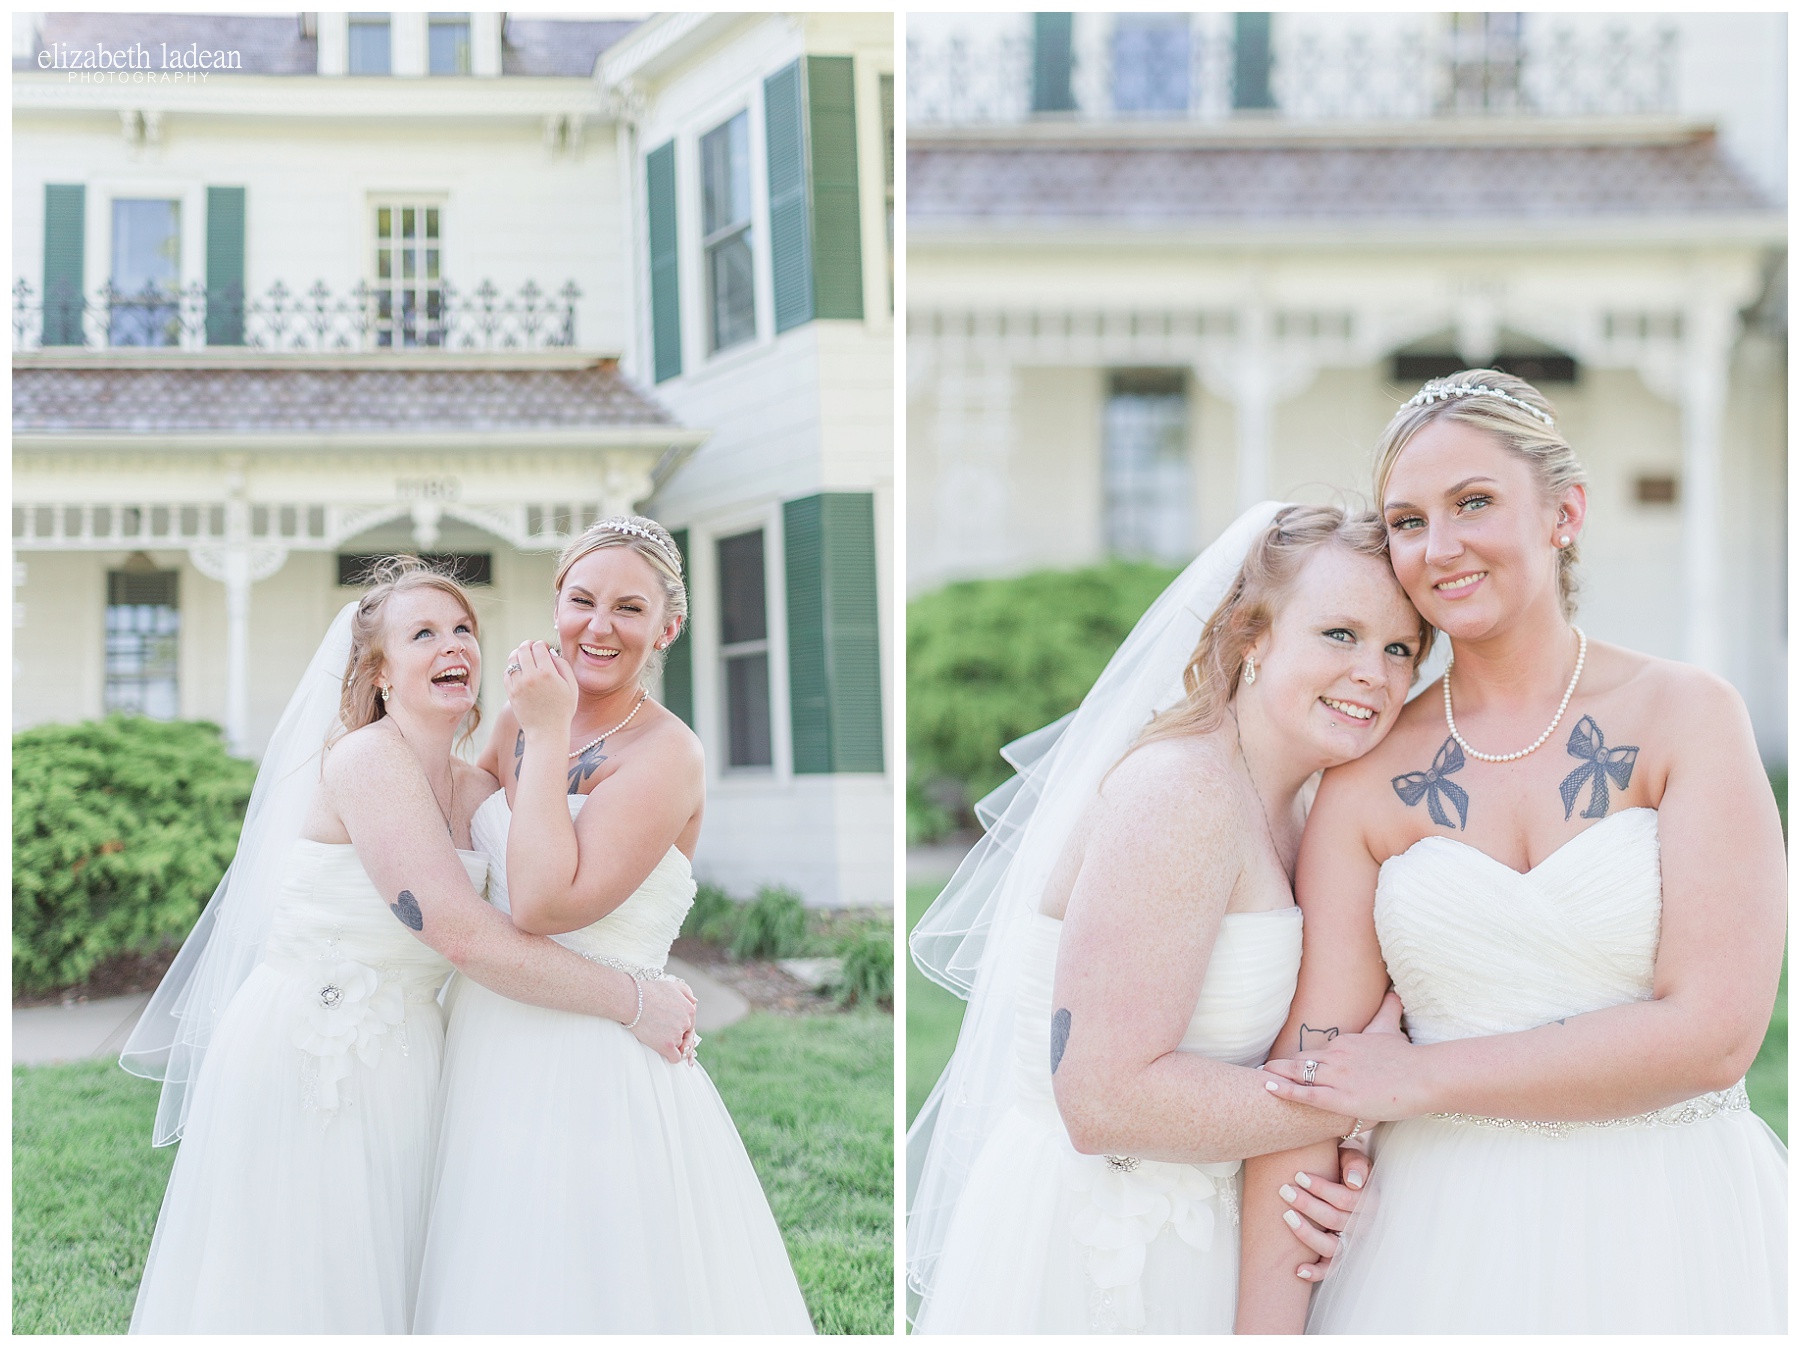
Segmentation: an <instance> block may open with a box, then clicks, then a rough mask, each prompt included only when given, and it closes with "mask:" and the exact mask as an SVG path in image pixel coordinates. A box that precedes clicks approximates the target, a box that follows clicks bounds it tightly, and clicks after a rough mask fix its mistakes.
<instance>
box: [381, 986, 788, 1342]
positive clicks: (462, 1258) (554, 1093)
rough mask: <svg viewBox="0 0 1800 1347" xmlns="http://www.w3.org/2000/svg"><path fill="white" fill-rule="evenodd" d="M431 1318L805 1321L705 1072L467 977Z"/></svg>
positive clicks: (428, 1289)
mask: <svg viewBox="0 0 1800 1347" xmlns="http://www.w3.org/2000/svg"><path fill="white" fill-rule="evenodd" d="M449 1006H450V1032H449V1046H448V1049H447V1052H446V1060H445V1068H444V1079H443V1101H444V1102H443V1118H442V1124H441V1130H440V1133H439V1142H438V1152H437V1170H436V1182H435V1193H434V1196H433V1199H432V1212H431V1230H430V1234H429V1236H428V1238H427V1249H426V1255H425V1265H424V1271H423V1273H422V1276H421V1281H420V1288H419V1302H418V1312H417V1315H416V1317H415V1320H414V1331H415V1332H419V1333H625V1332H637V1333H810V1332H812V1323H811V1320H810V1319H809V1317H808V1315H807V1311H806V1305H805V1302H804V1301H802V1300H801V1298H800V1288H799V1285H798V1283H797V1282H796V1281H795V1279H794V1272H793V1268H792V1266H791V1265H790V1264H789V1262H788V1256H787V1250H786V1248H785V1247H784V1245H783V1244H782V1240H781V1232H780V1230H779V1229H778V1228H777V1227H776V1225H775V1218H774V1216H773V1215H772V1214H771V1213H770V1211H769V1204H768V1200H767V1199H766V1198H765V1197H764V1196H763V1191H762V1187H761V1185H760V1184H759V1183H758V1181H757V1177H756V1171H755V1170H754V1169H752V1168H751V1166H750V1159H749V1157H748V1156H747V1155H746V1154H745V1153H744V1144H743V1142H742V1141H741V1140H740V1139H739V1138H738V1134H737V1128H736V1127H735V1126H734V1125H733V1124H732V1121H731V1115H730V1114H729V1113H727V1112H726V1110H725V1105H724V1102H723V1101H722V1100H721V1099H720V1098H719V1094H718V1091H717V1090H715V1089H714V1088H713V1084H712V1081H711V1080H710V1079H709V1078H708V1077H707V1075H706V1072H705V1071H704V1070H703V1069H701V1068H700V1067H698V1066H690V1065H688V1064H687V1063H673V1064H672V1063H669V1062H666V1061H664V1060H663V1059H662V1058H660V1057H658V1056H657V1055H656V1054H655V1053H653V1052H651V1051H650V1050H649V1049H648V1048H646V1047H644V1046H643V1045H642V1044H640V1043H639V1042H638V1041H637V1040H636V1039H635V1038H633V1037H632V1036H631V1034H630V1033H629V1032H628V1031H626V1030H625V1029H624V1028H623V1027H622V1026H620V1025H618V1024H615V1023H613V1022H612V1021H610V1020H600V1019H594V1018H590V1017H587V1016H582V1015H571V1014H565V1013H563V1012H560V1011H554V1010H545V1009H542V1008H540V1007H537V1006H527V1005H521V1004H518V1003H517V1002H513V1001H508V1000H506V999H505V998H503V997H500V996H496V995H494V994H493V993H492V992H490V991H488V990H487V989H486V988H484V987H481V986H479V985H478V984H475V983H472V982H469V981H468V980H467V979H465V978H457V979H456V981H455V983H454V984H453V985H452V989H451V994H450V1000H449Z"/></svg>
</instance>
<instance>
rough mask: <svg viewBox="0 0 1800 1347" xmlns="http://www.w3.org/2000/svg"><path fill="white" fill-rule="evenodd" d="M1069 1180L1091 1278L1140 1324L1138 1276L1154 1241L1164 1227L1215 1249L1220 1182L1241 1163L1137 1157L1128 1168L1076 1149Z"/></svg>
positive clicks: (1123, 1319) (1133, 1324)
mask: <svg viewBox="0 0 1800 1347" xmlns="http://www.w3.org/2000/svg"><path fill="white" fill-rule="evenodd" d="M1069 1164H1070V1187H1071V1188H1072V1189H1073V1190H1074V1191H1075V1192H1076V1193H1077V1194H1078V1197H1077V1200H1076V1207H1075V1211H1074V1215H1073V1224H1074V1230H1073V1234H1074V1237H1075V1242H1076V1243H1078V1244H1080V1245H1081V1246H1082V1247H1083V1248H1084V1249H1085V1250H1086V1255H1085V1259H1084V1263H1085V1267H1086V1270H1087V1275H1088V1280H1089V1281H1091V1282H1092V1283H1093V1285H1094V1286H1095V1287H1096V1288H1097V1289H1098V1290H1099V1291H1100V1292H1101V1293H1103V1294H1104V1293H1113V1294H1112V1296H1111V1301H1112V1307H1113V1311H1114V1313H1116V1314H1117V1315H1118V1317H1119V1320H1120V1323H1121V1325H1122V1326H1123V1327H1125V1328H1127V1329H1138V1328H1142V1327H1143V1323H1144V1310H1143V1297H1142V1295H1141V1294H1140V1293H1139V1287H1138V1283H1139V1281H1140V1280H1141V1279H1142V1278H1143V1275H1144V1263H1145V1259H1146V1257H1147V1255H1148V1253H1149V1249H1150V1245H1151V1243H1152V1242H1153V1241H1154V1240H1155V1239H1156V1237H1157V1236H1158V1235H1160V1234H1162V1232H1163V1231H1164V1230H1165V1229H1173V1230H1174V1231H1175V1233H1176V1235H1177V1236H1178V1237H1179V1238H1180V1239H1181V1241H1182V1242H1183V1243H1184V1244H1186V1245H1188V1246H1189V1247H1190V1248H1193V1249H1196V1250H1198V1251H1200V1252H1202V1253H1204V1252H1205V1251H1206V1250H1208V1249H1210V1248H1212V1243H1213V1235H1214V1229H1215V1226H1216V1225H1217V1222H1218V1203H1217V1201H1216V1199H1217V1198H1218V1197H1219V1196H1220V1195H1221V1194H1220V1190H1219V1185H1220V1184H1222V1183H1229V1182H1230V1181H1231V1177H1232V1176H1233V1175H1234V1174H1236V1173H1237V1170H1238V1162H1237V1161H1229V1162H1226V1163H1220V1164H1204V1165H1182V1164H1169V1163H1165V1162H1161V1161H1155V1160H1144V1161H1140V1162H1139V1163H1138V1165H1137V1167H1136V1168H1135V1169H1133V1170H1130V1171H1129V1172H1126V1171H1121V1170H1119V1169H1116V1168H1114V1167H1113V1166H1112V1165H1111V1164H1109V1163H1108V1161H1107V1159H1106V1157H1105V1156H1100V1155H1078V1154H1072V1155H1071V1156H1070V1158H1069Z"/></svg>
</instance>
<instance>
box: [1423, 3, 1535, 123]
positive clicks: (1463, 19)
mask: <svg viewBox="0 0 1800 1347" xmlns="http://www.w3.org/2000/svg"><path fill="white" fill-rule="evenodd" d="M1449 17H1450V32H1449V49H1450V82H1449V89H1448V92H1447V94H1446V99H1447V105H1446V106H1445V107H1444V109H1443V110H1444V111H1446V112H1511V111H1516V110H1517V109H1518V107H1519V62H1520V58H1521V56H1522V54H1523V49H1524V16H1523V15H1522V14H1517V13H1486V12H1483V13H1464V14H1451V15H1450V16H1449Z"/></svg>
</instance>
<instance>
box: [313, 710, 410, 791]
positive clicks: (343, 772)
mask: <svg viewBox="0 0 1800 1347" xmlns="http://www.w3.org/2000/svg"><path fill="white" fill-rule="evenodd" d="M407 752H408V750H407V747H406V743H405V741H404V740H402V739H401V738H400V736H399V734H397V733H396V732H395V730H394V726H393V722H392V721H389V720H386V719H382V720H376V721H371V722H370V723H369V724H367V725H364V726H363V727H362V728H360V729H355V730H351V731H350V732H349V733H348V734H346V735H344V736H343V737H342V738H339V739H336V740H334V741H333V742H332V743H331V744H329V745H328V746H327V747H326V750H325V774H324V779H325V784H326V785H327V786H331V785H335V784H339V783H342V782H345V781H348V780H351V779H353V778H354V777H356V776H357V775H359V774H361V773H363V772H365V771H367V770H369V769H370V768H373V767H378V766H391V765H392V764H394V763H397V762H399V761H400V760H401V756H402V755H403V754H406V753H407Z"/></svg>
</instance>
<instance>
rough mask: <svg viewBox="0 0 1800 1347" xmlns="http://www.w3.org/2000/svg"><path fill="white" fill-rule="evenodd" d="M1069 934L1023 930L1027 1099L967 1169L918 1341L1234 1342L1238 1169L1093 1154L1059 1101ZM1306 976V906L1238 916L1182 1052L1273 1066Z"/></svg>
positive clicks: (1045, 925)
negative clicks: (1055, 1011) (1072, 1133)
mask: <svg viewBox="0 0 1800 1347" xmlns="http://www.w3.org/2000/svg"><path fill="white" fill-rule="evenodd" d="M1061 936H1062V923H1061V922H1060V921H1058V920H1056V919H1055V918H1054V917H1048V916H1045V915H1044V914H1042V913H1038V914H1036V916H1035V918H1034V920H1033V922H1032V924H1031V926H1030V927H1029V928H1028V931H1027V934H1026V944H1025V948H1024V950H1023V958H1022V961H1021V965H1020V975H1019V985H1018V1000H1017V1010H1016V1013H1015V1015H1014V1017H1013V1023H1014V1057H1013V1064H1012V1065H1013V1073H1014V1079H1013V1084H1014V1095H1013V1104H1012V1107H1011V1109H1010V1110H1009V1112H1008V1113H1007V1114H1006V1115H1005V1116H1004V1117H1003V1118H1002V1119H1001V1120H1000V1122H999V1124H998V1126H996V1127H995V1128H994V1130H993V1132H992V1133H991V1134H990V1135H989V1137H988V1140H987V1144H986V1146H985V1147H984V1148H983V1149H982V1151H981V1154H980V1156H979V1157H978V1158H977V1159H976V1161H975V1164H974V1166H973V1168H972V1169H971V1171H970V1174H969V1178H968V1180H967V1183H966V1186H965V1187H964V1189H963V1193H962V1200H961V1201H960V1202H959V1203H958V1204H957V1208H956V1215H955V1218H954V1219H953V1220H952V1222H951V1225H950V1230H949V1233H948V1235H947V1236H946V1238H945V1241H944V1247H943V1251H942V1253H941V1254H940V1255H939V1258H938V1263H937V1271H936V1276H935V1278H934V1281H933V1283H932V1285H931V1287H930V1290H929V1292H928V1294H926V1296H925V1298H924V1302H923V1305H922V1307H921V1308H920V1311H919V1314H918V1316H917V1317H916V1318H915V1320H914V1326H915V1329H916V1331H918V1332H920V1333H1085V1332H1096V1331H1098V1332H1105V1331H1113V1332H1118V1331H1127V1332H1148V1333H1229V1332H1231V1325H1232V1318H1233V1315H1234V1312H1235V1310H1236V1306H1237V1274H1238V1197H1239V1184H1240V1182H1241V1178H1240V1175H1239V1170H1240V1169H1241V1168H1242V1165H1241V1162H1240V1161H1236V1160H1233V1161H1230V1162H1229V1163H1224V1164H1173V1163H1166V1162H1163V1161H1158V1160H1140V1159H1136V1158H1135V1157H1133V1158H1124V1157H1116V1156H1114V1157H1109V1156H1102V1155H1081V1154H1079V1153H1077V1152H1076V1150H1075V1148H1074V1147H1073V1146H1072V1145H1071V1144H1070V1143H1069V1137H1068V1133H1067V1132H1066V1131H1065V1130H1064V1128H1063V1123H1062V1117H1061V1115H1060V1114H1058V1112H1057V1109H1056V1100H1055V1098H1054V1096H1053V1095H1052V1094H1051V1090H1050V1014H1051V1005H1050V993H1051V983H1052V981H1053V980H1054V977H1055V973H1056V950H1057V945H1058V942H1059V941H1060V939H1061ZM1299 971H1300V909H1299V908H1297V907H1288V908H1281V909H1279V910H1276V911H1272V912H1240V913H1231V914H1228V915H1226V917H1225V918H1224V919H1223V920H1222V922H1221V923H1220V926H1219V934H1218V937H1217V939H1216V940H1215V941H1214V944H1213V950H1212V957H1211V959H1210V960H1209V961H1208V963H1207V967H1206V976H1205V979H1204V981H1203V982H1202V984H1201V987H1200V999H1199V1001H1198V1003H1197V1004H1196V1005H1195V1007H1194V1013H1193V1017H1192V1018H1191V1019H1190V1020H1189V1022H1188V1027H1187V1032H1186V1033H1185V1034H1184V1035H1183V1036H1182V1040H1181V1045H1180V1049H1179V1050H1180V1051H1182V1052H1197V1053H1203V1054H1205V1055H1206V1056H1209V1057H1213V1058H1217V1059H1219V1060H1221V1061H1227V1062H1232V1063H1234V1064H1236V1065H1238V1066H1260V1065H1262V1063H1263V1061H1264V1059H1265V1058H1266V1057H1267V1056H1268V1052H1269V1048H1270V1046H1271V1045H1272V1044H1273V1043H1274V1041H1275V1035H1276V1034H1278V1033H1280V1032H1281V1026H1282V1024H1283V1023H1284V1022H1285V1021H1286V1019H1287V1015H1288V1006H1289V1003H1290V1002H1292V1000H1293V999H1294V985H1295V980H1296V979H1297V977H1298V975H1299Z"/></svg>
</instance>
